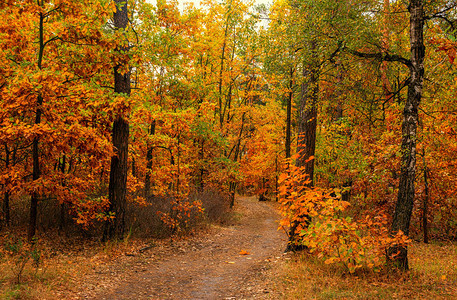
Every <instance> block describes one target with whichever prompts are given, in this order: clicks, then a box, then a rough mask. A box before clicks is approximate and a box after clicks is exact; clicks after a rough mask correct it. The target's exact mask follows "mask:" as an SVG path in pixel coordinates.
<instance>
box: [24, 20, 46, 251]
mask: <svg viewBox="0 0 457 300" xmlns="http://www.w3.org/2000/svg"><path fill="white" fill-rule="evenodd" d="M44 19H45V14H44V13H43V12H41V13H40V22H39V27H38V30H39V38H38V44H39V48H38V63H37V64H38V69H39V70H41V68H42V62H43V54H44V47H45V43H44ZM42 105H43V95H42V94H38V97H37V101H36V112H35V124H40V123H41V114H42V109H41V106H42ZM39 147H40V140H39V137H38V136H35V137H34V138H33V142H32V180H33V181H36V180H38V179H40V176H41V170H40V149H39ZM38 198H39V195H38V193H37V192H35V191H34V192H32V194H31V197H30V212H29V228H28V234H27V240H28V241H29V242H31V241H32V240H33V238H34V236H35V233H36V221H37V214H38Z"/></svg>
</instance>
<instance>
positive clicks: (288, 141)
mask: <svg viewBox="0 0 457 300" xmlns="http://www.w3.org/2000/svg"><path fill="white" fill-rule="evenodd" d="M289 76H290V77H289V95H288V97H287V115H286V158H289V157H290V153H291V150H290V146H291V135H292V133H291V123H292V99H293V96H294V92H293V87H294V80H293V76H294V69H293V68H292V67H291V68H290V73H289Z"/></svg>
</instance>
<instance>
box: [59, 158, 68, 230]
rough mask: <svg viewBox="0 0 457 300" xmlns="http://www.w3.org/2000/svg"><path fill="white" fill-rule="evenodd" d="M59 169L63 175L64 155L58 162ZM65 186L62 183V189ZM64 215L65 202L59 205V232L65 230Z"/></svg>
mask: <svg viewBox="0 0 457 300" xmlns="http://www.w3.org/2000/svg"><path fill="white" fill-rule="evenodd" d="M59 165H60V166H59V167H60V168H59V169H60V172H61V173H62V175H63V174H65V166H66V156H65V155H64V156H63V157H62V162H60V160H59ZM65 185H66V183H65V181H64V182H62V186H63V187H64V186H65ZM65 215H66V205H65V202H62V203H61V204H60V220H59V230H61V231H62V230H63V229H64V228H65Z"/></svg>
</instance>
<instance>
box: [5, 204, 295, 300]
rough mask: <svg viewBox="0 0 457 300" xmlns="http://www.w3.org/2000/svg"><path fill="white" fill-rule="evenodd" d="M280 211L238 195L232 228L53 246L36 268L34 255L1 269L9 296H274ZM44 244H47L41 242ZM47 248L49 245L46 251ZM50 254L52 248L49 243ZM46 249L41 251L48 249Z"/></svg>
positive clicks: (280, 258) (282, 238)
mask: <svg viewBox="0 0 457 300" xmlns="http://www.w3.org/2000/svg"><path fill="white" fill-rule="evenodd" d="M278 219H279V214H278V212H277V211H276V210H275V209H274V208H273V207H272V206H271V205H269V204H267V203H264V202H258V201H257V200H256V199H255V197H250V198H245V197H240V198H239V199H238V200H237V203H236V208H235V211H234V218H233V221H232V222H231V224H230V225H227V226H215V225H213V226H209V228H207V229H205V230H203V231H201V232H198V233H195V234H192V235H190V236H188V237H185V238H179V239H175V240H173V241H170V240H130V241H125V242H120V243H111V244H100V243H99V242H98V243H97V242H95V241H94V242H93V243H92V244H89V243H88V242H85V243H81V246H80V247H78V243H77V242H76V241H74V243H73V244H72V247H73V248H72V249H70V248H67V249H55V250H54V251H51V252H50V254H47V257H43V258H42V262H41V265H40V266H38V267H37V268H35V267H34V266H33V263H32V262H33V260H30V261H29V262H28V263H27V264H26V266H25V268H24V270H23V272H22V274H21V283H20V284H15V280H16V279H15V274H17V267H16V266H15V265H14V266H13V263H12V261H9V265H7V264H6V263H4V264H3V265H2V268H3V269H4V270H5V271H6V272H5V273H3V272H2V274H9V275H4V276H3V278H2V294H1V295H2V298H7V299H8V298H10V299H15V298H16V299H17V298H20V299H27V298H28V299H151V298H152V299H246V298H247V299H252V298H256V299H259V298H267V299H268V298H277V297H279V294H276V292H275V291H274V290H273V289H272V287H273V283H272V281H273V280H274V278H275V276H273V275H272V272H276V270H279V269H280V268H278V267H277V266H278V265H279V264H281V263H283V262H284V260H285V257H286V256H287V255H283V251H284V249H285V247H286V242H287V237H286V235H285V234H284V232H281V231H278V230H277V227H278V226H277V221H278ZM43 247H44V246H43ZM43 250H44V249H43ZM47 250H48V251H49V250H50V249H49V246H48V247H47ZM43 253H44V251H43Z"/></svg>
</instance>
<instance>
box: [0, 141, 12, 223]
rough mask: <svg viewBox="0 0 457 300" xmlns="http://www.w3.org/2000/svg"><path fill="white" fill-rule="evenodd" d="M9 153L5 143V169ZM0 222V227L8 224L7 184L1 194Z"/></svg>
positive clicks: (8, 193) (8, 162) (8, 199)
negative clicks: (0, 214)
mask: <svg viewBox="0 0 457 300" xmlns="http://www.w3.org/2000/svg"><path fill="white" fill-rule="evenodd" d="M10 154H11V151H10V150H9V149H8V145H7V144H6V143H5V169H6V170H8V169H9V167H10ZM2 217H3V220H2V223H3V224H0V229H1V226H2V225H5V226H7V227H8V226H9V225H10V191H9V190H8V188H7V186H6V185H5V186H4V195H3V207H2Z"/></svg>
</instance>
